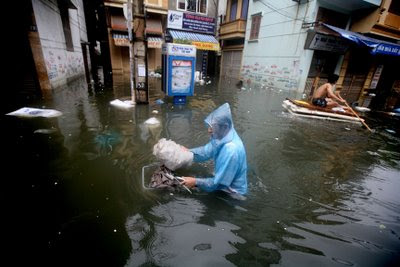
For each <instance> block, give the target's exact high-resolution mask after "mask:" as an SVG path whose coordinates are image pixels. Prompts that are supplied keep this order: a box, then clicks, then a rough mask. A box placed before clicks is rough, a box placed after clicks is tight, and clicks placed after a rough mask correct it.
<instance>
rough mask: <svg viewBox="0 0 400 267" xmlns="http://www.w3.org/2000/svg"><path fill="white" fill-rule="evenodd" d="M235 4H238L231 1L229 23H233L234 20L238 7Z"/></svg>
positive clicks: (235, 0)
mask: <svg viewBox="0 0 400 267" xmlns="http://www.w3.org/2000/svg"><path fill="white" fill-rule="evenodd" d="M237 2H238V1H237V0H232V1H231V10H230V13H229V21H234V20H235V19H236V13H237V6H238V3H237Z"/></svg>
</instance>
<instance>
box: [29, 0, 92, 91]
mask: <svg viewBox="0 0 400 267" xmlns="http://www.w3.org/2000/svg"><path fill="white" fill-rule="evenodd" d="M32 9H33V16H34V24H35V25H33V26H34V27H33V28H32V29H33V30H32V31H31V33H30V43H31V48H32V53H33V57H34V59H35V64H36V66H37V69H38V73H41V75H40V74H39V82H40V84H41V87H42V90H43V89H54V88H57V87H59V86H61V85H64V84H66V83H67V82H68V81H70V80H72V79H75V78H78V77H80V76H84V75H85V73H86V72H89V69H90V60H88V58H89V55H88V50H87V49H85V48H86V45H87V32H86V22H85V15H84V10H83V3H82V0H32Z"/></svg>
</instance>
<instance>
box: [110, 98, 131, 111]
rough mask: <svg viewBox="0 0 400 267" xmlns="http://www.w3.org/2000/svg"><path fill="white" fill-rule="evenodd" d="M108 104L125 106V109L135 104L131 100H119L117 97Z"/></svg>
mask: <svg viewBox="0 0 400 267" xmlns="http://www.w3.org/2000/svg"><path fill="white" fill-rule="evenodd" d="M110 104H111V105H113V106H115V107H119V108H126V109H128V108H132V107H134V106H135V104H134V103H133V102H132V100H125V101H121V100H119V99H115V100H113V101H110Z"/></svg>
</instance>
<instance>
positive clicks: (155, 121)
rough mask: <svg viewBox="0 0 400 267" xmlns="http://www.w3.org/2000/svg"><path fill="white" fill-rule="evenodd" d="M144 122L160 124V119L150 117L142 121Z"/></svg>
mask: <svg viewBox="0 0 400 267" xmlns="http://www.w3.org/2000/svg"><path fill="white" fill-rule="evenodd" d="M144 124H150V125H155V124H160V121H159V120H157V119H156V118H154V117H151V118H150V119H148V120H146V121H145V122H144Z"/></svg>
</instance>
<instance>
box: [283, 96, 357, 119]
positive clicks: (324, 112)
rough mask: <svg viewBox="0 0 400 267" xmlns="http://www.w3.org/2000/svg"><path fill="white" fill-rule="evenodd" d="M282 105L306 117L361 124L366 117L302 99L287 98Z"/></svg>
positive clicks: (294, 113)
mask: <svg viewBox="0 0 400 267" xmlns="http://www.w3.org/2000/svg"><path fill="white" fill-rule="evenodd" d="M282 107H283V108H285V109H286V110H287V111H289V113H291V114H293V115H295V116H299V117H306V118H313V119H322V120H332V121H341V122H352V123H359V124H361V123H362V122H363V121H364V119H361V118H360V119H359V118H357V117H356V116H355V115H354V114H352V113H350V112H347V111H344V112H343V111H335V110H332V109H330V108H322V107H317V106H314V105H313V104H311V103H309V102H306V101H301V100H292V99H289V98H286V100H284V101H283V103H282Z"/></svg>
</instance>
